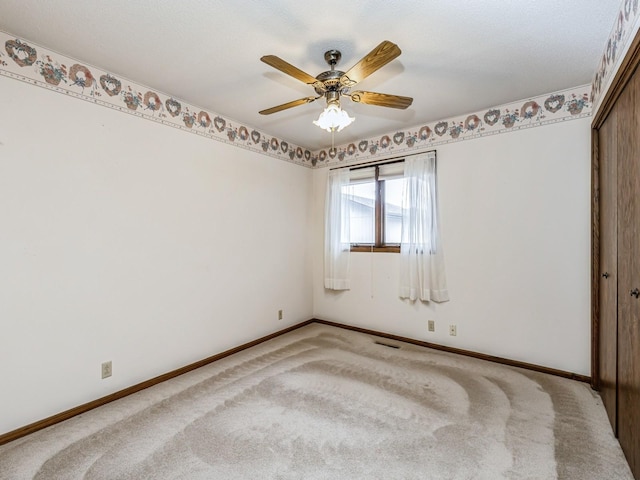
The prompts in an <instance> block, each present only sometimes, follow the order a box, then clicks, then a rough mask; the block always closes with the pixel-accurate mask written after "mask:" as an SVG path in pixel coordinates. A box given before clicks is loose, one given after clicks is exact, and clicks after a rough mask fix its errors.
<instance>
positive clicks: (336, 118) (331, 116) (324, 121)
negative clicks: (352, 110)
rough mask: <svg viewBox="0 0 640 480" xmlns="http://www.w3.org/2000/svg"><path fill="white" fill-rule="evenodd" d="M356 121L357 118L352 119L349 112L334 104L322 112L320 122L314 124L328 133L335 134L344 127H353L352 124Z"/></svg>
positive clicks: (315, 121) (316, 121)
mask: <svg viewBox="0 0 640 480" xmlns="http://www.w3.org/2000/svg"><path fill="white" fill-rule="evenodd" d="M354 120H355V118H353V117H350V116H349V114H348V113H347V112H345V111H344V110H342V109H341V108H340V107H339V106H338V105H336V104H335V103H332V104H330V105H329V106H328V107H327V108H325V109H324V110H323V111H322V113H321V114H320V116H319V117H318V120H314V121H313V124H314V125H317V126H319V127H320V128H322V129H323V130H326V131H327V132H334V131H336V130H337V131H338V132H339V131H340V130H342V129H343V128H344V127H347V126H349V125H351V122H353V121H354Z"/></svg>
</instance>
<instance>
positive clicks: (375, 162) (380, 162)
mask: <svg viewBox="0 0 640 480" xmlns="http://www.w3.org/2000/svg"><path fill="white" fill-rule="evenodd" d="M429 152H433V153H435V154H436V156H437V151H436V150H425V151H424V152H416V153H411V154H409V155H398V156H396V157H389V158H385V159H383V160H372V161H370V162H362V163H353V164H351V165H342V166H340V167H332V168H330V169H329V170H339V169H341V168H364V167H366V166H369V165H384V164H386V163H397V162H400V161H402V160H400V159H405V158H407V157H412V156H414V155H421V154H423V153H429Z"/></svg>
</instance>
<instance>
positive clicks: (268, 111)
mask: <svg viewBox="0 0 640 480" xmlns="http://www.w3.org/2000/svg"><path fill="white" fill-rule="evenodd" d="M321 96H322V95H320V97H321ZM320 97H305V98H300V99H298V100H294V101H293V102H288V103H283V104H282V105H278V106H277V107H271V108H267V109H266V110H262V111H260V112H259V113H260V115H271V114H272V113H276V112H280V111H282V110H286V109H287V108H293V107H297V106H298V105H304V104H305V103H311V102H313V101H315V100H317V99H318V98H320Z"/></svg>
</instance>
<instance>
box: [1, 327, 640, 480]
mask: <svg viewBox="0 0 640 480" xmlns="http://www.w3.org/2000/svg"><path fill="white" fill-rule="evenodd" d="M376 340H379V341H381V342H384V343H388V344H394V345H397V346H400V348H398V349H394V348H389V347H386V346H383V345H379V344H376V343H375V342H376ZM32 478H33V479H47V480H49V479H81V478H82V479H136V480H139V479H156V480H160V479H189V480H195V479H225V480H226V479H283V480H284V479H447V480H452V479H460V480H462V479H486V480H499V479H517V480H521V479H536V480H551V479H572V480H573V479H579V480H588V479H594V480H596V479H597V480H603V479H607V480H615V479H625V480H627V479H628V480H632V478H633V477H632V476H631V473H630V471H629V467H628V466H627V464H626V462H625V461H624V457H623V454H622V451H621V449H620V447H619V445H618V443H617V441H616V440H615V438H614V437H613V435H612V432H611V428H610V427H609V424H608V421H607V418H606V415H605V411H604V409H603V407H602V403H601V401H600V398H599V397H598V395H597V394H596V393H594V392H593V391H591V389H590V388H589V386H587V385H585V384H582V383H579V382H575V381H572V380H567V379H563V378H557V377H552V376H548V375H543V374H538V373H534V372H529V371H525V370H520V369H516V368H511V367H506V366H501V365H497V364H494V363H490V362H485V361H481V360H476V359H471V358H466V357H461V356H457V355H453V354H448V353H443V352H438V351H434V350H430V349H425V348H422V347H417V346H413V345H408V344H404V343H400V342H394V341H390V340H385V339H377V338H376V337H371V336H369V335H365V334H361V333H355V332H351V331H348V330H344V329H340V328H335V327H330V326H326V325H319V324H312V325H309V326H306V327H303V328H300V329H298V330H295V331H293V332H290V333H288V334H286V335H284V336H281V337H278V338H276V339H274V340H271V341H269V342H266V343H263V344H261V345H258V346H256V347H253V348H251V349H249V350H245V351H243V352H241V353H238V354H236V355H233V356H231V357H228V358H225V359H223V360H220V361H218V362H216V363H213V364H211V365H208V366H206V367H203V368H201V369H199V370H197V371H194V372H191V373H189V374H186V375H183V376H181V377H178V378H175V379H173V380H171V381H168V382H165V383H163V384H161V385H158V386H156V387H153V388H150V389H147V390H144V391H142V392H139V393H137V394H135V395H132V396H130V397H127V398H125V399H122V400H120V401H117V402H114V403H111V404H109V405H105V406H103V407H100V408H98V409H96V410H93V411H91V412H88V413H86V414H84V415H81V416H79V417H75V418H73V419H71V420H68V421H66V422H63V423H61V424H58V425H55V426H53V427H50V428H48V429H45V430H42V431H39V432H37V433H35V434H32V435H30V436H28V437H25V438H22V439H19V440H16V441H14V442H12V443H9V444H7V445H4V446H1V447H0V479H11V480H16V479H32Z"/></svg>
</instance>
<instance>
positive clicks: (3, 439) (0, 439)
mask: <svg viewBox="0 0 640 480" xmlns="http://www.w3.org/2000/svg"><path fill="white" fill-rule="evenodd" d="M310 323H320V324H323V325H331V326H333V327H338V328H344V329H346V330H352V331H355V332H361V333H365V334H368V335H374V336H376V337H382V338H388V339H390V340H396V341H400V342H405V343H411V344H413V345H419V346H421V347H427V348H432V349H435V350H441V351H445V352H450V353H457V354H459V355H466V356H468V357H473V358H479V359H481V360H488V361H490V362H495V363H501V364H503V365H510V366H512V367H520V368H525V369H527V370H533V371H536V372H541V373H547V374H550V375H556V376H559V377H564V378H570V379H572V380H578V381H580V382H585V383H590V382H591V377H587V376H585V375H578V374H576V373H571V372H565V371H562V370H556V369H553V368H547V367H541V366H539V365H534V364H531V363H525V362H519V361H516V360H509V359H507V358H501V357H495V356H492V355H486V354H484V353H477V352H473V351H470V350H463V349H460V348H452V347H447V346H444V345H438V344H436V343H430V342H424V341H422V340H415V339H413V338H407V337H401V336H398V335H392V334H390V333H384V332H378V331H375V330H369V329H367V328H361V327H354V326H351V325H345V324H342V323H336V322H330V321H328V320H321V319H319V318H312V319H311V320H306V321H304V322H301V323H298V324H296V325H292V326H291V327H288V328H285V329H283V330H279V331H277V332H275V333H272V334H270V335H266V336H264V337H260V338H258V339H257V340H253V341H251V342H248V343H245V344H243V345H240V346H238V347H235V348H232V349H230V350H226V351H224V352H222V353H218V354H216V355H212V356H211V357H207V358H205V359H203V360H200V361H198V362H195V363H192V364H190V365H187V366H185V367H182V368H178V369H177V370H173V371H171V372H168V373H165V374H163V375H159V376H157V377H154V378H152V379H150V380H147V381H144V382H142V383H138V384H137V385H133V386H131V387H128V388H125V389H124V390H120V391H118V392H115V393H112V394H111V395H107V396H106V397H102V398H98V399H97V400H93V401H92V402H88V403H85V404H83V405H79V406H77V407H74V408H71V409H69V410H66V411H64V412H61V413H58V414H56V415H53V416H51V417H48V418H45V419H43V420H39V421H37V422H34V423H31V424H29V425H26V426H24V427H20V428H18V429H16V430H13V431H11V432H8V433H5V434H2V435H0V445H3V444H5V443H9V442H11V441H13V440H17V439H18V438H21V437H24V436H26V435H29V434H30V433H34V432H37V431H38V430H42V429H43V428H47V427H50V426H51V425H55V424H56V423H60V422H63V421H64V420H68V419H69V418H71V417H75V416H76V415H80V414H82V413H85V412H88V411H89V410H93V409H94V408H97V407H100V406H102V405H106V404H107V403H110V402H113V401H115V400H118V399H120V398H123V397H126V396H128V395H131V394H133V393H136V392H139V391H140V390H144V389H145V388H149V387H152V386H154V385H157V384H159V383H162V382H164V381H166V380H170V379H172V378H175V377H177V376H179V375H182V374H183V373H187V372H190V371H192V370H195V369H197V368H200V367H203V366H205V365H208V364H209V363H212V362H215V361H216V360H220V359H222V358H225V357H228V356H229V355H233V354H234V353H238V352H241V351H242V350H246V349H247V348H251V347H253V346H255V345H258V344H260V343H263V342H266V341H267V340H271V339H272V338H276V337H279V336H280V335H283V334H285V333H287V332H290V331H292V330H296V329H298V328H300V327H304V326H305V325H309V324H310Z"/></svg>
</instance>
